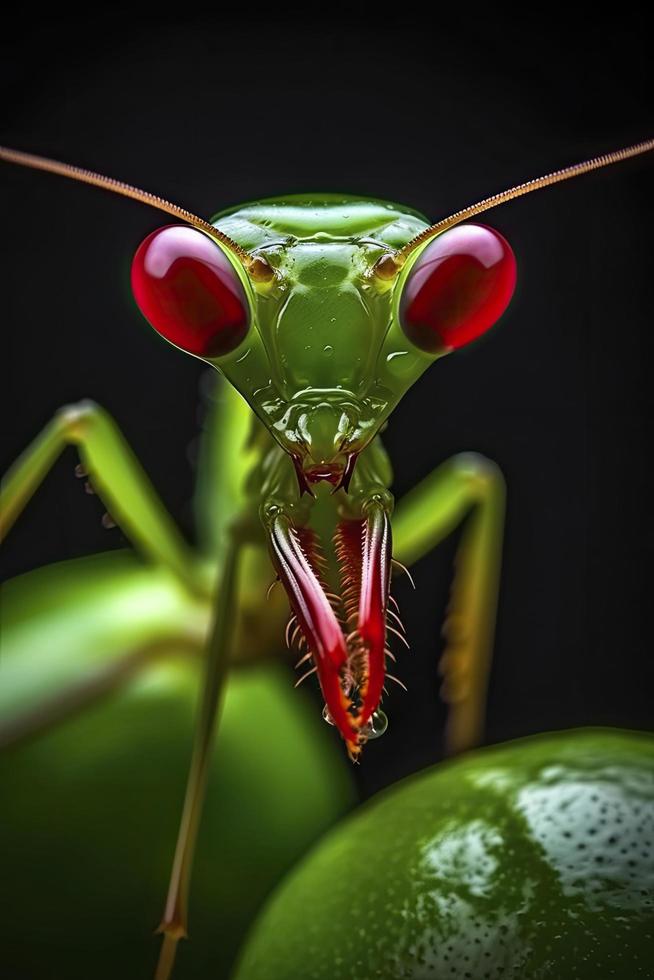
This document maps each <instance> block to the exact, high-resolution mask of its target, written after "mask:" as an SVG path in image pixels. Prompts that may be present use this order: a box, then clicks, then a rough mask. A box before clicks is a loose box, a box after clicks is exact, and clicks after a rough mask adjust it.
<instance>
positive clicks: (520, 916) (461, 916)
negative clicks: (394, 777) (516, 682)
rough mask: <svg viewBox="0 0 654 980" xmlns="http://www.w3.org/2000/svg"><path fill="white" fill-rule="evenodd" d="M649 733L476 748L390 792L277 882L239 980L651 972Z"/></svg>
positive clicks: (475, 978) (558, 737) (653, 780)
mask: <svg viewBox="0 0 654 980" xmlns="http://www.w3.org/2000/svg"><path fill="white" fill-rule="evenodd" d="M653 845H654V739H652V738H651V737H648V736H646V735H641V734H632V733H627V732H614V731H610V730H585V731H577V732H565V733H558V734H551V735H543V736H538V737H535V738H530V739H525V740H521V741H518V742H515V743H512V744H507V745H504V746H500V747H499V748H493V749H485V750H482V751H479V752H476V753H473V754H471V755H469V756H467V757H464V758H461V759H459V760H458V761H455V762H451V763H448V764H446V765H442V766H438V767H436V768H434V769H430V770H428V771H426V772H424V773H422V774H420V775H418V776H415V777H412V778H410V779H407V780H404V781H403V782H401V783H399V784H398V785H396V786H394V787H392V788H391V789H389V790H387V791H385V792H384V793H382V794H381V795H380V796H378V797H377V798H376V799H375V800H373V801H371V803H369V804H368V805H366V806H365V807H364V808H362V809H361V810H360V811H358V813H356V814H354V815H353V816H352V817H351V818H349V819H347V820H345V821H344V822H343V823H342V824H341V825H340V826H339V827H337V828H336V829H335V830H334V831H333V832H331V833H330V834H328V835H327V837H326V838H325V839H324V840H323V841H322V842H321V843H320V844H319V845H318V846H317V848H316V849H315V850H314V851H313V852H312V853H311V854H310V855H309V856H308V857H307V858H306V859H305V860H304V861H303V862H302V863H301V865H300V866H299V868H297V869H296V870H295V871H293V872H292V873H291V874H290V876H289V877H288V878H287V879H286V881H285V882H284V883H283V884H282V885H281V887H280V888H279V889H278V890H277V891H276V893H275V894H274V896H273V898H272V899H271V901H270V903H269V904H268V905H267V906H266V908H265V910H264V912H263V914H262V916H261V917H260V919H259V921H258V923H257V924H256V925H255V927H254V929H253V932H252V934H251V936H250V938H249V940H248V942H247V943H246V946H245V950H244V953H243V956H242V959H241V961H240V965H239V968H238V969H237V971H236V974H235V976H236V980H318V978H320V980H323V978H324V980H373V978H383V980H395V978H397V980H399V978H407V980H408V978H411V980H463V978H471V980H496V978H497V980H499V978H502V980H504V978H516V980H517V978H519V980H545V978H547V980H585V978H592V980H604V978H609V977H613V978H616V980H636V978H644V977H653V976H654V851H653Z"/></svg>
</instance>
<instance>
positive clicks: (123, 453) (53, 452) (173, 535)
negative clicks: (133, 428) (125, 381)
mask: <svg viewBox="0 0 654 980" xmlns="http://www.w3.org/2000/svg"><path fill="white" fill-rule="evenodd" d="M67 445H75V446H77V448H78V451H79V455H80V459H81V461H82V464H83V466H84V468H85V469H86V471H87V473H88V476H89V479H90V481H91V482H92V484H93V488H94V490H95V491H96V492H97V493H98V494H99V496H100V497H101V499H102V501H103V503H104V504H105V506H106V507H107V510H108V511H109V513H110V514H111V516H112V518H113V519H114V520H115V521H116V523H118V524H119V525H120V526H121V528H122V529H123V531H124V532H125V534H127V536H128V537H129V538H130V539H131V540H132V542H133V543H134V545H135V546H136V547H137V548H138V549H139V550H140V551H141V552H142V553H143V554H145V555H146V556H147V557H148V558H151V559H153V560H154V561H155V562H157V563H158V564H162V565H165V566H167V567H168V568H169V569H170V570H171V571H172V572H173V573H174V574H175V575H176V576H177V577H178V578H179V579H180V580H181V582H182V583H183V584H184V585H186V586H187V587H189V588H190V589H192V590H194V589H195V588H196V586H195V583H194V575H193V560H192V555H191V552H190V549H189V548H188V546H187V545H186V543H185V542H184V540H183V539H182V537H181V535H180V533H179V531H178V530H177V528H176V527H175V525H174V523H173V522H172V520H171V519H170V517H169V515H168V514H167V513H166V510H165V508H164V507H163V504H162V503H161V501H160V500H159V498H158V496H157V494H156V493H155V491H154V488H153V487H152V485H151V483H150V481H149V480H148V478H147V476H146V474H145V472H144V471H143V469H142V468H141V466H140V464H139V462H138V460H137V459H136V456H135V455H134V453H133V452H132V450H131V449H130V447H129V446H128V444H127V442H126V441H125V439H124V437H123V435H122V434H121V432H120V430H119V429H118V427H117V426H116V423H115V422H114V421H113V419H112V418H111V416H109V415H108V414H107V413H106V412H105V411H104V409H102V408H101V407H100V406H99V405H96V404H95V403H94V402H92V401H82V402H79V403H78V404H77V405H67V406H66V407H65V408H62V409H60V410H59V411H58V412H57V414H56V415H55V417H54V419H53V420H52V421H51V422H50V423H49V424H48V425H47V426H46V427H45V429H43V431H42V432H41V433H40V434H39V435H38V436H37V437H36V439H35V440H34V442H33V443H32V444H31V445H30V446H28V448H27V449H26V450H25V452H24V453H23V454H22V456H20V457H19V458H18V459H17V460H16V462H15V463H14V465H13V466H12V467H11V469H10V470H9V472H8V474H7V476H6V478H5V480H4V481H3V487H2V492H1V493H0V536H1V537H4V535H5V534H6V533H7V531H8V530H9V529H10V528H11V526H12V525H13V523H14V521H15V520H16V519H17V517H18V516H19V514H20V513H21V511H22V509H23V507H24V506H25V505H26V503H27V502H28V500H29V499H30V497H31V496H32V494H33V493H34V492H35V491H36V489H37V487H38V486H39V484H40V483H41V481H42V480H43V479H44V478H45V476H46V474H47V473H48V471H49V469H50V468H51V466H52V465H53V463H54V462H55V460H56V459H57V457H58V456H59V454H60V453H61V452H62V450H63V449H64V448H65V447H66V446H67Z"/></svg>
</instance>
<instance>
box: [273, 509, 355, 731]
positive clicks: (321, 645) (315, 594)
mask: <svg viewBox="0 0 654 980" xmlns="http://www.w3.org/2000/svg"><path fill="white" fill-rule="evenodd" d="M304 538H305V542H304V545H305V547H304V548H303V547H302V540H301V537H300V533H299V532H297V531H295V530H294V529H293V528H292V527H291V525H290V523H289V521H288V519H287V518H286V517H283V516H278V517H275V518H274V519H273V523H272V527H271V535H270V543H271V548H272V557H273V563H274V565H275V568H276V570H277V574H278V575H279V577H280V579H281V581H282V583H283V585H284V588H285V589H286V593H287V595H288V598H289V602H290V604H291V608H292V609H293V612H294V613H295V615H296V616H297V621H298V624H299V626H300V629H301V630H302V633H303V634H304V636H305V637H306V639H307V642H308V643H309V647H310V650H311V652H312V653H313V655H314V660H315V665H316V668H317V672H318V679H319V681H320V686H321V688H322V692H323V695H324V697H325V701H326V702H327V705H328V707H329V712H330V714H331V716H332V719H333V720H334V724H335V725H337V727H338V729H339V731H340V732H341V734H342V736H343V738H344V739H345V740H346V741H347V742H351V741H353V742H355V743H356V740H357V732H356V728H355V725H354V719H353V717H352V715H351V714H350V713H349V712H348V707H349V701H348V699H347V697H346V696H345V694H344V692H343V690H342V688H341V683H340V676H341V675H340V671H341V668H343V667H344V665H345V663H346V662H347V647H346V645H345V638H344V637H343V633H342V631H341V627H340V625H339V623H338V620H337V619H336V616H335V614H334V610H333V609H332V607H331V605H330V603H329V600H328V598H327V596H326V594H325V590H324V588H323V586H322V583H321V581H320V577H319V575H320V573H319V569H318V568H317V567H316V566H317V564H318V562H319V561H320V559H319V556H317V555H316V554H315V550H314V553H313V556H312V557H313V564H312V562H311V561H310V560H309V557H308V555H309V554H311V547H310V546H311V545H314V547H315V542H314V541H313V535H312V534H311V532H307V531H305V532H304Z"/></svg>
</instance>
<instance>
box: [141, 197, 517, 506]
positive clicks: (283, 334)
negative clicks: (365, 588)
mask: <svg viewBox="0 0 654 980" xmlns="http://www.w3.org/2000/svg"><path fill="white" fill-rule="evenodd" d="M214 226H215V227H216V228H217V229H218V230H219V231H220V233H221V234H222V236H224V238H226V239H227V240H231V241H234V242H236V243H237V244H238V246H239V248H240V249H242V250H243V251H244V252H245V253H246V254H247V255H248V256H249V268H248V265H247V264H244V263H243V262H242V261H241V260H240V259H239V257H237V256H234V255H233V253H231V252H230V250H229V248H227V247H225V246H224V244H223V242H222V241H215V242H210V241H209V240H208V238H207V237H206V236H203V234H202V233H201V232H198V231H194V230H191V229H183V228H182V229H180V228H179V227H174V226H172V227H169V228H164V229H161V230H160V231H157V232H155V233H154V234H153V235H151V236H150V237H149V238H148V239H147V240H146V241H145V242H144V244H143V245H142V246H141V249H140V250H139V252H138V253H137V256H136V259H135V263H134V273H133V284H134V291H135V294H136V297H137V300H138V302H139V304H140V306H141V308H142V310H143V312H144V313H145V315H146V316H147V317H148V319H149V320H150V321H151V322H152V323H153V325H154V326H155V327H156V328H157V329H159V330H160V332H162V333H163V334H164V335H165V336H166V337H167V338H168V339H170V340H172V341H173V343H178V344H179V346H182V347H184V348H185V349H186V350H189V351H190V352H191V353H195V354H197V355H198V356H201V357H204V358H205V359H206V360H209V361H210V362H211V363H213V364H215V366H216V367H217V368H219V370H221V371H222V372H223V373H224V374H225V375H226V377H227V378H228V379H229V381H230V382H231V383H232V384H233V385H234V386H235V387H236V388H237V389H238V390H239V391H240V393H241V394H242V395H243V397H244V398H245V399H246V400H247V401H248V403H249V404H250V406H251V408H252V409H253V410H254V412H256V414H257V415H258V417H259V418H260V419H261V420H262V421H263V422H264V424H265V425H266V427H267V428H268V430H269V431H270V433H271V435H272V436H273V437H274V439H275V440H276V441H277V442H278V444H279V445H280V446H281V447H282V448H283V449H284V450H285V451H286V452H287V453H288V454H289V455H290V456H291V458H292V459H293V461H294V463H295V466H296V470H297V473H298V480H299V484H300V491H303V490H305V489H309V487H310V485H311V484H312V483H314V482H317V481H319V480H328V481H329V482H331V483H333V484H335V485H336V486H339V487H340V486H343V487H344V488H347V485H348V483H349V478H350V476H351V475H352V469H353V467H354V463H355V461H356V458H357V456H358V454H359V453H360V452H361V451H362V450H363V449H364V448H365V446H366V445H367V444H368V443H369V442H370V441H371V439H372V438H373V436H374V435H375V434H376V433H377V432H378V430H379V428H380V426H381V425H382V424H383V422H384V421H385V420H386V418H387V417H388V415H389V413H390V412H391V410H392V409H393V407H394V406H395V405H396V404H397V402H398V401H399V399H400V398H401V397H402V395H403V394H404V393H405V392H406V390H407V389H408V388H409V387H410V385H411V384H413V382H414V381H415V380H416V379H417V378H418V377H419V375H420V374H422V372H423V371H424V370H425V368H426V367H428V366H429V364H431V363H432V362H433V361H434V360H435V359H436V358H437V357H439V356H441V355H442V354H444V353H446V352H447V351H448V350H449V349H451V348H452V347H453V346H456V344H455V343H454V342H453V339H452V336H450V335H447V329H448V326H447V325H448V323H449V329H450V334H451V333H452V324H453V323H454V321H457V322H456V324H455V325H456V327H457V329H458V330H459V331H460V330H461V324H462V323H469V321H470V319H471V316H479V312H480V307H483V308H484V310H486V309H487V308H488V306H489V301H490V305H491V306H492V307H493V308H492V311H491V312H492V319H496V318H497V316H499V314H500V313H501V312H502V309H503V308H504V306H505V305H506V303H507V302H508V299H509V297H510V294H511V291H512V288H513V282H514V273H513V257H512V253H511V252H510V249H509V248H508V246H507V245H506V243H503V239H502V240H500V237H499V236H497V234H496V233H495V232H492V231H491V230H490V229H483V228H481V227H479V226H469V227H468V229H467V230H466V232H465V233H464V236H463V237H464V238H466V240H467V246H466V248H467V251H466V249H462V248H461V241H458V243H457V242H456V241H453V239H456V238H457V234H458V232H457V231H454V232H450V233H449V237H448V236H445V237H446V239H447V242H446V245H447V247H446V248H445V249H443V247H442V245H441V244H440V243H439V242H433V241H426V242H424V243H421V244H420V245H419V247H418V248H416V249H415V251H414V253H413V254H412V255H411V257H410V259H409V260H408V261H407V262H405V263H404V267H403V268H402V269H399V268H398V269H395V270H392V271H393V272H394V273H395V272H397V274H393V275H391V276H390V277H388V276H386V277H385V276H384V275H383V270H384V265H385V264H387V263H389V262H394V256H397V255H398V253H399V251H400V250H401V249H402V248H405V247H406V246H407V244H408V243H410V242H411V241H412V240H413V239H415V238H416V236H419V235H420V234H421V233H423V232H424V231H425V230H426V229H428V228H429V225H428V222H427V221H426V219H424V218H422V217H421V216H420V215H418V214H417V213H416V212H414V211H411V210H410V209H408V208H402V207H400V206H398V205H394V204H389V203H386V202H383V201H373V200H362V199H360V198H356V197H351V196H339V195H333V194H320V195H309V196H300V195H297V196H291V197H287V198H284V199H281V198H272V199H269V200H265V201H260V202H256V203H252V204H249V205H246V206H243V207H240V208H238V209H233V210H231V211H227V212H225V213H223V214H221V215H218V216H217V218H216V219H214ZM471 229H476V231H475V232H473V233H472V238H474V237H475V235H476V238H477V239H481V240H482V243H483V244H484V245H485V246H486V247H487V248H486V250H487V252H488V246H490V252H489V255H490V259H489V257H488V255H486V256H482V260H483V261H482V262H480V261H479V255H480V250H479V242H478V241H475V243H473V246H472V248H471V246H470V242H471ZM459 237H460V235H459ZM500 241H501V242H502V243H503V244H500ZM448 242H449V244H448ZM434 246H437V248H436V251H437V253H438V254H432V253H433V251H434ZM219 249H220V254H218V250H219ZM493 249H494V251H493ZM423 253H426V254H425V256H424V258H423ZM473 253H474V254H473ZM491 253H492V254H491ZM425 258H426V259H427V262H426V263H425V261H424V259H425ZM487 260H488V261H487ZM462 262H463V265H462V264H461V263H462ZM474 263H476V270H475V268H473V267H472V266H473V264H474ZM484 263H485V264H484ZM498 263H499V265H500V266H501V269H502V276H503V277H504V278H502V276H500V279H501V280H502V281H501V282H499V286H498V275H497V272H498ZM507 263H508V265H509V266H510V268H508V269H507V268H505V267H506V265H507ZM425 265H426V266H428V267H429V269H428V271H429V270H431V272H429V275H427V276H426V284H427V288H428V289H430V288H431V289H432V291H433V289H434V285H433V283H431V280H432V279H434V274H435V278H436V279H439V277H440V279H439V282H440V285H439V283H436V288H437V289H438V290H439V291H440V292H439V295H438V296H437V297H435V298H434V297H432V299H431V300H430V302H431V305H432V306H434V305H436V306H438V309H437V311H436V314H437V316H438V317H439V318H440V325H436V326H434V324H433V323H431V322H429V321H430V317H431V319H432V320H433V319H434V314H433V313H431V314H430V313H429V311H428V310H427V312H426V313H425V311H424V310H423V311H422V312H421V311H418V314H417V316H418V318H419V319H421V321H422V322H423V331H424V332H425V336H419V335H418V334H417V333H416V331H415V330H412V329H411V328H410V327H408V322H407V316H406V310H405V308H404V307H405V306H406V304H405V302H404V301H405V297H406V296H407V295H408V294H409V293H411V290H412V287H413V292H414V293H415V292H416V280H417V278H418V277H417V276H416V274H415V268H416V267H418V273H420V270H421V269H423V267H425ZM208 268H210V269H211V270H212V272H211V275H209V274H208V273H207V269H208ZM380 270H381V271H382V274H380ZM424 278H425V276H424V273H423V279H424ZM505 280H506V281H505ZM480 281H481V291H480ZM430 283H431V285H430ZM498 288H499V292H500V294H501V295H500V297H499V304H498V298H497V293H498ZM424 289H425V283H423V284H422V286H420V284H418V288H417V292H418V293H421V294H424ZM424 299H425V297H424V295H423V297H422V303H423V306H424ZM403 304H404V305H403ZM232 306H234V307H235V309H233V310H232ZM484 310H482V319H483V317H484ZM216 311H217V312H216ZM486 321H488V322H486ZM489 325H490V318H489V317H488V316H486V318H485V322H484V323H482V324H481V326H479V325H478V326H477V327H476V328H475V331H474V332H475V333H479V332H481V330H482V329H485V328H486V327H487V326H489ZM189 335H190V336H189ZM199 335H201V336H200V339H199V340H198V336H199Z"/></svg>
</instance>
